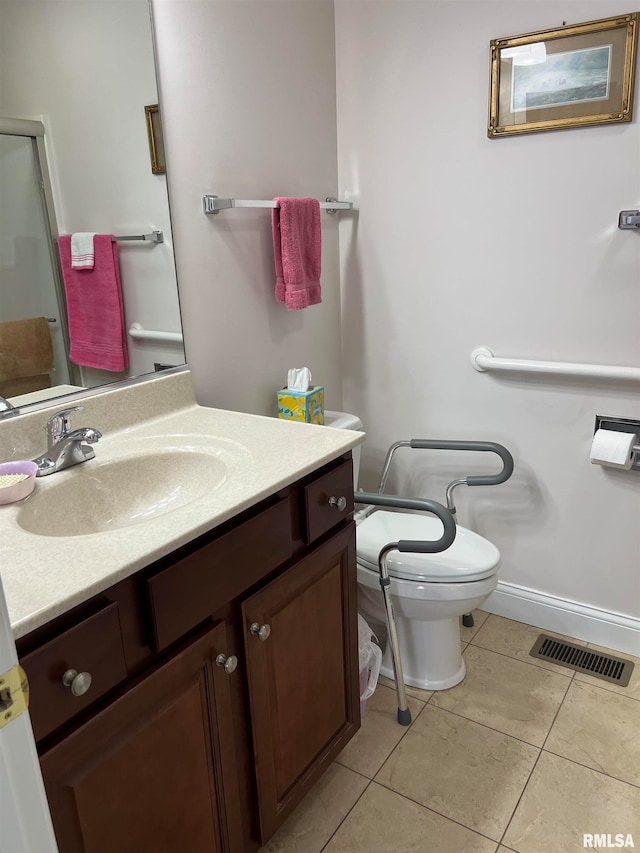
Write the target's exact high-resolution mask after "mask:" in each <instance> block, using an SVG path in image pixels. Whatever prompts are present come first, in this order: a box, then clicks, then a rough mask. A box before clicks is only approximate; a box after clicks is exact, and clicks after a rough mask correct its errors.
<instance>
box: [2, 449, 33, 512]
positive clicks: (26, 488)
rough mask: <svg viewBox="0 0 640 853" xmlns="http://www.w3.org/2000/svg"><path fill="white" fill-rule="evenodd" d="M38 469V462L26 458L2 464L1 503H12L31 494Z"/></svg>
mask: <svg viewBox="0 0 640 853" xmlns="http://www.w3.org/2000/svg"><path fill="white" fill-rule="evenodd" d="M37 470H38V466H37V465H36V463H35V462H30V461H28V460H26V459H24V460H20V461H18V462H3V463H2V464H0V504H12V503H15V501H21V500H22V499H23V498H26V497H27V495H30V494H31V492H32V491H33V489H34V486H35V484H36V471H37Z"/></svg>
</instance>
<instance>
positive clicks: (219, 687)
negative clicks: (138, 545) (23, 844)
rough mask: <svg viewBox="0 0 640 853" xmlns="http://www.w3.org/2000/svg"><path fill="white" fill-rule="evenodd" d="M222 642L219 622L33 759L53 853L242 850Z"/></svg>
mask: <svg viewBox="0 0 640 853" xmlns="http://www.w3.org/2000/svg"><path fill="white" fill-rule="evenodd" d="M226 644H227V636H226V631H225V624H224V623H223V622H220V623H218V624H217V625H216V626H215V627H214V628H213V629H210V630H208V631H207V632H206V634H203V635H201V636H200V637H199V638H197V639H196V640H194V641H193V642H191V644H190V645H188V646H187V647H186V648H184V649H183V650H182V651H180V652H178V654H176V655H175V656H174V657H173V658H171V659H170V660H169V661H168V662H167V663H165V664H163V665H161V666H160V667H159V668H158V669H156V670H155V671H154V672H152V673H151V674H150V675H148V676H145V677H144V678H142V679H141V680H140V681H138V682H137V683H136V684H135V685H134V686H132V687H131V688H130V689H129V690H127V692H126V693H124V694H123V695H121V696H120V697H119V698H118V699H116V700H115V701H114V702H113V703H112V704H110V705H108V706H107V707H106V708H105V709H104V710H103V711H101V712H99V713H98V714H97V715H96V716H95V717H93V718H92V719H90V720H89V721H88V722H87V723H85V724H84V725H82V726H80V727H79V728H78V729H77V730H76V731H74V732H73V733H72V734H70V735H68V736H67V737H66V738H65V739H64V740H62V741H61V742H60V743H58V744H57V745H56V746H54V747H52V748H51V749H50V750H49V751H48V752H46V753H45V754H44V755H42V756H41V760H40V764H41V767H42V774H43V778H44V782H45V788H46V791H47V796H48V799H49V804H50V807H51V814H52V818H53V824H54V828H55V832H56V837H57V840H58V845H59V848H60V851H61V853H67V851H73V853H79V851H86V853H147V851H148V853H159V851H163V850H182V849H187V848H188V849H189V850H190V851H192V853H200V851H202V853H205V851H206V853H213V851H227V850H233V851H236V850H241V849H242V841H241V824H240V816H239V814H237V809H238V788H237V778H236V776H235V773H236V767H235V759H234V749H233V731H232V729H233V721H232V717H231V704H230V691H229V678H234V677H235V678H237V677H238V673H235V674H234V673H231V674H230V675H228V674H227V673H226V671H225V669H224V667H222V666H219V665H216V657H217V656H218V655H219V654H224V655H226V653H227V651H228V649H227V648H226ZM228 668H231V667H228Z"/></svg>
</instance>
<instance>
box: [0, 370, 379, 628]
mask: <svg viewBox="0 0 640 853" xmlns="http://www.w3.org/2000/svg"><path fill="white" fill-rule="evenodd" d="M183 375H186V376H187V377H188V376H189V374H188V373H186V372H185V374H181V376H183ZM172 379H173V383H174V386H175V382H176V381H180V382H183V383H184V381H185V380H184V379H180V380H176V377H173V378H172V377H167V380H166V381H171V380H172ZM160 381H161V380H158V381H157V382H158V384H157V389H159V390H162V388H163V386H162V385H160ZM189 382H190V379H189ZM145 385H146V383H145ZM140 388H141V389H143V388H145V386H142V385H141V386H140ZM127 391H128V392H132V391H134V389H131V388H129V389H127ZM114 393H118V392H114ZM120 393H122V392H120ZM141 393H144V394H146V395H147V396H148V393H149V391H148V388H145V390H144V391H142V392H141ZM178 396H180V395H178ZM188 397H189V395H188V394H187V399H188ZM90 399H94V398H90ZM95 399H98V398H95ZM134 400H135V393H134V394H132V393H129V394H128V397H127V398H122V401H117V402H121V403H122V405H124V404H125V403H126V402H131V401H134ZM180 402H181V405H180V407H179V408H177V409H175V410H173V411H169V412H167V413H164V414H157V413H156V414H155V415H154V416H153V417H149V418H147V419H146V420H137V421H136V422H134V423H130V424H129V425H128V426H126V427H125V428H123V429H112V430H109V431H107V430H106V429H105V427H104V424H102V423H101V422H100V421H99V419H98V415H99V409H97V410H96V412H94V413H93V414H91V413H90V411H89V410H90V409H91V406H90V400H83V405H84V406H85V408H86V409H87V411H88V412H89V413H88V414H86V415H85V414H83V415H82V416H80V417H81V420H79V421H78V420H76V422H75V424H74V425H76V426H92V427H95V428H97V429H100V430H101V431H102V432H103V438H102V439H101V441H100V442H99V443H98V444H97V445H95V450H96V458H95V459H94V460H90V461H88V462H85V463H83V464H81V465H77V466H75V467H73V468H69V469H67V470H66V471H60V472H58V473H56V474H52V475H50V476H48V477H39V478H37V480H36V489H35V491H34V493H33V495H32V496H31V497H28V498H26V499H25V500H24V501H19V502H17V503H14V504H9V505H7V506H0V575H1V577H2V583H3V585H4V591H5V596H6V599H7V605H8V609H9V616H10V619H11V625H12V629H13V634H14V637H15V638H18V637H21V636H24V635H25V634H27V633H29V631H32V630H33V629H35V628H37V627H40V626H41V625H44V624H45V623H46V622H48V621H49V620H50V619H52V618H54V617H55V616H58V615H60V614H61V613H64V612H65V611H67V610H69V609H70V608H71V607H74V606H75V605H77V604H80V603H81V602H82V601H85V600H87V599H88V598H90V597H91V596H93V595H96V594H97V593H99V592H101V591H103V590H105V589H107V588H108V587H110V586H112V585H113V584H114V583H117V582H118V581H120V580H122V579H123V578H126V577H128V576H129V575H131V574H133V573H134V572H136V571H137V570H139V569H141V568H143V567H144V566H147V565H149V564H151V563H152V562H154V561H155V560H157V559H159V558H160V557H163V556H166V555H167V554H170V553H171V552H172V551H174V550H175V549H176V548H178V547H180V546H181V545H184V544H185V543H187V542H189V541H191V540H192V539H195V538H196V537H197V536H199V535H200V534H202V533H205V532H206V531H208V530H210V529H212V528H214V527H216V526H217V525H219V524H221V523H222V522H224V521H227V520H228V519H230V518H232V517H233V516H235V515H237V514H238V513H240V512H242V511H243V510H245V509H247V508H248V507H251V506H253V505H254V504H256V503H258V502H259V501H261V500H262V499H264V498H266V497H268V496H269V495H270V494H272V493H273V492H275V491H277V490H278V489H280V488H282V487H284V486H287V485H289V484H291V483H293V482H295V481H296V480H298V479H299V478H300V477H303V476H304V475H305V474H307V473H309V472H311V471H313V470H314V469H315V468H318V467H320V466H322V465H324V464H325V463H327V462H329V461H331V460H332V459H335V458H337V457H338V456H340V455H341V454H343V453H345V452H346V451H347V450H349V449H350V448H352V447H355V446H356V445H358V444H359V443H360V442H361V441H363V440H364V433H360V432H353V431H346V430H340V429H328V428H325V427H320V426H314V425H311V424H302V423H296V422H293V421H283V420H277V419H276V418H268V417H260V416H257V415H248V414H243V413H240V412H229V411H224V410H221V409H209V408H204V407H201V406H198V405H196V404H195V403H189V402H187V404H186V405H184V399H181V401H180ZM112 403H113V400H112ZM112 408H113V406H112ZM151 408H153V407H151ZM54 410H55V409H54ZM37 414H38V415H39V416H40V417H39V420H42V421H43V422H44V420H46V417H44V418H43V413H42V412H39V413H37ZM47 414H48V413H44V415H47ZM26 417H31V418H33V417H35V415H31V416H26ZM123 420H127V418H126V417H123ZM129 420H132V418H129ZM134 420H135V419H134ZM22 421H23V418H20V419H15V421H14V423H13V424H12V428H13V430H17V431H19V430H20V426H21V423H22ZM3 426H4V425H3ZM167 436H169V437H172V438H171V441H172V442H174V443H175V444H176V445H180V443H184V444H186V445H189V444H190V443H191V444H195V445H197V446H198V447H200V446H204V445H205V444H206V442H207V440H208V438H210V439H211V442H212V447H213V450H214V451H215V450H216V448H218V452H223V453H226V454H227V457H226V458H228V464H227V472H228V474H227V477H226V479H225V480H224V482H223V483H222V484H221V485H218V486H217V487H216V488H215V489H213V490H211V491H208V490H207V488H206V487H202V488H201V489H200V492H201V493H202V494H201V496H199V497H198V498H197V499H196V500H193V501H192V502H190V503H187V504H186V505H184V506H182V507H179V508H177V509H173V510H172V511H170V512H166V513H165V514H161V515H158V516H157V517H154V518H150V519H147V520H141V521H139V522H137V523H135V524H133V525H131V526H127V527H120V528H117V529H110V530H106V531H104V532H99V533H92V534H85V535H78V536H42V535H39V534H34V533H30V532H27V531H26V530H24V529H23V528H22V527H21V526H20V525H19V523H18V517H19V512H20V509H21V507H22V506H23V505H24V504H25V502H26V501H29V500H31V499H33V497H36V496H37V495H38V494H39V493H41V490H46V489H53V488H56V486H60V485H61V484H62V483H63V482H64V481H65V480H66V481H70V482H71V481H72V482H73V484H74V487H75V484H77V488H78V489H82V488H83V483H85V482H87V480H88V479H90V478H91V476H92V466H96V465H106V464H107V463H108V462H109V461H110V460H114V459H118V458H119V456H120V455H121V454H122V453H123V452H124V453H125V454H126V453H127V448H128V452H129V453H131V452H132V451H131V449H132V448H133V449H134V452H135V448H136V447H144V449H145V452H153V449H154V442H155V445H156V446H158V447H159V448H162V447H165V446H166V443H167ZM1 437H2V436H0V438H1ZM15 444H17V445H18V446H20V442H15ZM5 446H6V445H5ZM220 448H222V451H220V450H219V449H220ZM1 449H2V443H1V442H0V450H1ZM40 452H42V451H41V450H40ZM34 455H35V454H34ZM6 458H7V456H6V451H5V456H4V458H3V459H2V460H0V461H5V460H6ZM13 458H16V456H15V454H14V455H13ZM159 458H162V457H159ZM94 472H95V468H94ZM164 476H165V477H166V474H165V475H164ZM162 477H163V472H162V470H161V468H159V470H158V471H157V478H158V480H161V479H162ZM154 479H155V471H154ZM124 488H125V489H126V481H125V483H124Z"/></svg>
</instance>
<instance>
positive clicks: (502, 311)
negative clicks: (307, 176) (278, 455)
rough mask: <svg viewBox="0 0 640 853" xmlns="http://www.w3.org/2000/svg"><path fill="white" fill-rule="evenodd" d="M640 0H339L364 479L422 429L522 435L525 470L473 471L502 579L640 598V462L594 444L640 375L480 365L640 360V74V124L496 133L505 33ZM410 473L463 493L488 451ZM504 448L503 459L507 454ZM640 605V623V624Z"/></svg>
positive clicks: (346, 230)
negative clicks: (599, 456) (638, 223)
mask: <svg viewBox="0 0 640 853" xmlns="http://www.w3.org/2000/svg"><path fill="white" fill-rule="evenodd" d="M634 8H635V9H637V8H638V5H637V2H636V3H635V4H634V3H631V4H628V3H626V4H625V3H622V4H620V3H611V2H610V0H593V1H592V2H590V0H562V2H560V1H559V0H553V2H543V0H540V2H517V3H514V2H506V0H505V2H497V0H496V2H488V0H487V2H485V0H475V2H462V0H460V2H456V0H452V1H451V2H429V0H418V2H415V0H405V2H394V1H393V0H380V2H367V1H366V0H365V2H353V0H336V55H337V98H338V151H339V176H340V191H341V193H342V194H343V195H344V196H347V197H352V198H354V200H355V201H356V204H357V207H358V209H359V214H358V217H357V226H354V225H353V224H352V223H350V222H348V221H346V220H345V221H344V222H343V223H342V224H341V226H340V231H341V233H340V248H341V264H342V302H343V347H344V350H343V359H344V360H343V366H344V403H345V407H346V408H347V409H348V410H352V411H355V412H357V413H358V414H359V415H360V416H361V417H362V420H363V421H364V423H365V428H366V430H367V433H368V438H367V443H366V444H365V446H364V448H365V449H364V460H363V469H364V473H365V479H366V482H365V486H366V485H368V486H371V485H373V483H374V478H373V471H374V469H378V466H379V465H380V462H381V458H382V454H383V452H384V449H386V447H387V446H388V445H389V444H390V443H391V442H392V441H394V440H398V439H404V438H412V437H423V436H424V437H431V438H436V437H438V438H459V439H464V438H466V439H486V440H495V441H499V442H502V443H503V444H505V445H506V446H507V447H508V448H510V450H511V451H512V453H513V455H514V457H515V464H516V467H515V473H514V475H513V477H512V479H511V480H510V481H509V482H508V483H506V484H504V485H502V486H498V487H494V488H486V489H483V488H477V489H465V488H461V489H460V490H459V496H458V493H457V494H456V498H457V502H458V508H459V520H460V523H462V524H466V525H468V526H470V527H472V528H473V529H475V530H477V531H478V532H479V533H481V534H484V535H486V536H487V537H488V538H490V539H491V540H492V541H494V542H495V543H496V544H497V545H498V547H499V548H500V551H501V553H502V568H501V571H500V579H501V580H502V581H505V582H507V583H510V584H514V585H516V586H518V587H525V588H528V589H529V590H534V591H539V592H542V593H544V594H546V595H548V596H557V597H558V599H560V600H564V599H566V600H568V601H570V602H576V603H578V604H583V605H587V606H591V607H594V608H599V609H602V610H605V611H611V612H613V613H619V614H623V615H627V616H631V617H636V618H637V617H638V616H639V615H640V525H639V524H638V521H639V519H640V498H639V495H640V492H639V490H638V485H639V480H638V477H639V475H638V474H637V473H636V472H629V473H627V472H622V471H616V470H612V469H604V468H602V467H600V466H597V465H592V464H590V462H589V451H590V445H591V440H592V435H593V430H594V421H595V416H596V413H601V414H607V415H619V416H626V417H636V418H638V417H640V403H639V393H638V383H637V382H636V383H627V384H625V383H624V382H614V381H601V380H600V381H597V380H588V379H568V378H565V379H563V378H550V377H546V378H545V377H542V376H538V377H535V376H526V377H524V376H522V375H515V374H511V375H509V376H505V375H504V374H503V375H501V376H498V375H497V374H489V373H478V372H476V371H475V370H474V369H473V368H472V366H471V363H470V357H469V356H470V353H471V351H472V350H473V349H475V348H476V347H478V346H480V345H484V346H487V347H490V348H492V349H493V350H494V351H495V353H496V355H501V356H506V357H514V358H528V359H541V360H542V359H548V360H558V361H571V362H587V363H595V364H619V365H629V366H636V367H637V366H639V365H640V240H639V239H638V234H635V233H631V232H629V231H620V230H618V228H617V220H618V212H619V211H620V210H624V209H628V208H635V207H637V206H638V204H639V203H640V195H639V193H640V130H639V118H640V113H639V104H638V89H640V87H636V97H635V116H636V117H635V119H634V121H633V123H631V124H617V125H610V126H603V127H593V128H583V129H573V130H563V131H552V132H544V133H536V134H529V135H526V136H521V137H518V138H504V139H496V140H491V139H488V138H487V135H486V126H487V106H488V88H489V85H488V84H489V42H490V40H491V39H493V38H499V37H504V36H513V35H517V34H521V33H526V32H531V31H535V30H539V29H545V28H552V27H558V26H561V25H562V22H563V21H566V22H567V23H578V22H581V21H589V20H594V19H597V18H603V17H608V16H610V15H613V14H616V13H626V12H629V11H633V10H634ZM404 453H405V456H404V457H403V458H402V459H401V460H400V459H399V461H398V476H397V478H396V485H397V486H398V487H399V488H400V489H401V491H402V492H403V493H406V494H410V495H420V496H425V497H430V498H435V499H440V500H442V499H443V497H444V490H445V487H446V484H447V483H448V482H449V480H451V479H453V478H454V477H457V476H464V475H465V474H467V473H471V468H472V467H473V468H474V469H475V470H487V469H488V468H489V467H490V464H491V463H489V462H487V461H485V460H483V459H481V458H479V457H478V458H475V457H473V456H471V455H468V456H467V457H465V458H460V455H459V454H458V455H456V456H453V455H452V456H447V455H437V454H436V453H435V452H431V453H426V452H422V455H421V456H418V453H419V451H404ZM495 467H496V466H495V465H494V469H495ZM636 624H637V623H636Z"/></svg>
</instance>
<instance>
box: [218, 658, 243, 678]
mask: <svg viewBox="0 0 640 853" xmlns="http://www.w3.org/2000/svg"><path fill="white" fill-rule="evenodd" d="M216 663H217V664H218V666H222V667H224V671H225V672H226V673H227V675H231V673H232V672H235V671H236V669H237V668H238V658H237V657H236V656H235V655H229V657H226V656H225V655H218V657H217V658H216Z"/></svg>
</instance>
